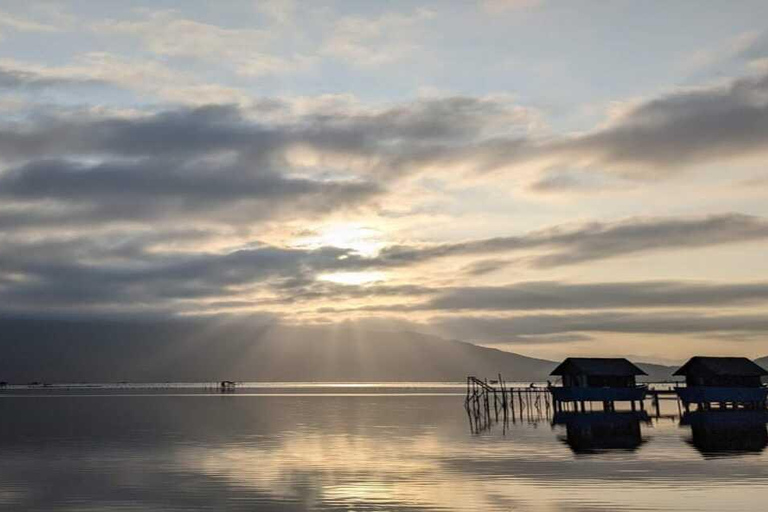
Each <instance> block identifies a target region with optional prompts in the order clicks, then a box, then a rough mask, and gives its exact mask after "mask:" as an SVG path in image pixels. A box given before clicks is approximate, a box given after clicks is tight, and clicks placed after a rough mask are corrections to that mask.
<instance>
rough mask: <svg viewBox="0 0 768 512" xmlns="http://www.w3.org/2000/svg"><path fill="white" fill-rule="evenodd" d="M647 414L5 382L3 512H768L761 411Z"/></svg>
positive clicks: (381, 391) (449, 393)
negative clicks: (473, 412)
mask: <svg viewBox="0 0 768 512" xmlns="http://www.w3.org/2000/svg"><path fill="white" fill-rule="evenodd" d="M646 410H647V411H648V414H649V416H648V417H644V416H642V415H641V414H640V413H636V414H635V415H632V414H631V413H628V412H620V413H617V414H615V415H604V414H600V413H593V414H591V415H590V414H585V415H573V414H571V415H568V414H566V415H561V416H560V417H557V418H553V417H551V416H550V415H548V414H547V413H546V411H542V413H541V414H538V413H536V414H534V413H535V412H536V411H534V410H533V409H531V411H530V412H531V415H530V416H529V415H528V414H526V415H524V417H523V419H522V420H520V418H519V417H516V418H515V419H514V421H512V420H511V419H510V421H508V422H507V423H506V424H505V422H504V421H503V420H500V421H499V422H498V423H496V422H493V421H492V422H491V423H490V424H488V423H487V422H484V423H482V424H480V427H481V428H479V429H478V428H477V426H478V422H476V421H473V420H472V418H469V417H468V415H467V412H466V410H465V408H464V394H463V387H461V386H460V385H459V386H454V385H446V384H439V385H438V384H435V385H428V386H417V385H413V384H403V385H398V386H386V385H368V386H359V385H347V386H343V385H342V386H327V385H304V386H285V385H267V386H263V385H262V386H253V387H247V388H241V389H239V390H237V391H236V392H235V393H225V394H222V393H217V392H214V391H212V390H204V389H200V387H199V386H176V387H171V388H163V387H159V386H158V387H156V388H151V389H147V388H141V387H136V386H123V387H119V388H104V387H80V388H68V389H64V388H48V389H26V388H17V389H7V390H4V391H0V449H1V450H2V455H1V456H0V510H4V511H5V510H8V511H14V512H15V511H78V512H80V511H189V510H211V511H214V510H216V511H254V510H265V511H271V510H275V511H289V510H491V511H493V510H500V511H502V510H503V511H510V510H521V511H624V510H643V511H657V510H658V511H662V510H690V511H707V510H712V511H721V510H743V511H751V510H755V511H757V510H765V507H766V503H768V455H767V454H766V450H765V444H766V443H768V437H766V427H765V425H766V424H765V418H764V417H763V416H761V415H759V414H758V415H755V414H748V413H743V414H740V415H739V414H736V415H731V416H723V414H725V413H721V415H720V416H717V415H714V416H713V415H711V414H710V415H709V416H706V415H704V416H701V415H700V416H695V415H693V416H688V417H686V419H685V420H682V422H683V424H681V418H680V417H679V415H678V410H677V406H676V403H675V402H662V410H661V411H660V412H661V417H659V418H655V417H654V416H655V409H653V408H652V407H651V406H650V404H647V405H646ZM491 419H492V420H494V419H495V418H491ZM553 421H554V422H556V423H557V424H554V425H553Z"/></svg>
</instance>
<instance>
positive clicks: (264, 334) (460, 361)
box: [0, 319, 673, 383]
mask: <svg viewBox="0 0 768 512" xmlns="http://www.w3.org/2000/svg"><path fill="white" fill-rule="evenodd" d="M0 332H2V333H3V335H2V337H1V339H0V350H2V352H1V353H2V357H0V380H4V381H9V382H20V383H24V382H32V381H39V382H120V381H128V382H169V381H179V382H201V381H218V380H224V379H228V380H236V381H265V382H266V381H278V382H313V381H317V382H365V381H369V382H370V381H443V382H445V381H461V380H464V379H465V378H466V376H467V375H478V376H481V377H488V378H495V376H496V375H498V374H499V373H501V374H502V375H503V376H504V378H505V379H506V380H509V381H522V382H533V381H539V382H541V381H545V380H547V379H551V377H549V372H550V371H551V370H552V369H553V368H554V367H555V366H556V363H555V362H553V361H547V360H544V359H536V358H532V357H526V356H523V355H520V354H515V353H511V352H505V351H501V350H496V349H493V348H485V347H479V346H476V345H473V344H470V343H464V342H461V341H453V340H445V339H442V338H438V337H435V336H429V335H425V334H420V333H415V332H404V331H401V332H386V331H373V330H360V329H357V328H355V327H353V326H351V325H347V324H342V325H336V326H319V327H290V326H283V325H267V326H265V325H252V324H248V323H246V322H240V321H235V322H205V321H105V320H99V321H82V320H78V321H75V320H45V321H42V320H38V319H35V320H31V319H4V320H0ZM640 366H641V367H642V368H643V369H644V370H645V371H646V372H648V373H649V375H650V377H649V378H650V379H651V380H665V379H667V378H669V375H670V374H671V371H672V370H673V368H670V367H665V366H660V365H644V364H640Z"/></svg>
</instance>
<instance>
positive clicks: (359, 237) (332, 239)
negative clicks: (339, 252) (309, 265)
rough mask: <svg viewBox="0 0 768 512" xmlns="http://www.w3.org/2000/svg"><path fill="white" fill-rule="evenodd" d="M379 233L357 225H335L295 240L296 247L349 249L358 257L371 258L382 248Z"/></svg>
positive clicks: (382, 244) (382, 243)
mask: <svg viewBox="0 0 768 512" xmlns="http://www.w3.org/2000/svg"><path fill="white" fill-rule="evenodd" d="M380 237H381V232H380V231H378V230H376V229H373V228H369V227H365V226H361V225H359V224H350V223H347V224H335V225H332V226H327V227H325V228H322V229H320V230H319V231H318V233H317V234H315V235H311V236H307V237H303V238H300V239H298V240H296V242H295V245H296V246H297V247H306V248H309V249H316V248H318V247H323V246H331V247H339V248H342V249H350V250H352V251H354V252H356V253H357V254H359V255H360V256H365V257H372V256H376V254H378V252H379V251H380V250H381V248H382V247H384V245H385V244H384V242H383V241H382V240H381V239H380Z"/></svg>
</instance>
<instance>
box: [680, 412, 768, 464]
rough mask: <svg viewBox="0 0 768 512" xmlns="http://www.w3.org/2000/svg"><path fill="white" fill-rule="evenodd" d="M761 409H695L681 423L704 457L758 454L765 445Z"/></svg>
mask: <svg viewBox="0 0 768 512" xmlns="http://www.w3.org/2000/svg"><path fill="white" fill-rule="evenodd" d="M766 421H768V414H766V413H765V412H764V411H696V412H689V413H685V414H684V415H683V417H682V419H681V420H680V424H681V425H687V426H690V427H691V433H692V436H691V444H692V445H693V446H694V447H695V448H696V449H697V450H699V452H701V454H702V455H705V456H719V455H734V454H740V453H760V452H762V451H763V450H765V448H766V446H768V430H766V426H765V424H766Z"/></svg>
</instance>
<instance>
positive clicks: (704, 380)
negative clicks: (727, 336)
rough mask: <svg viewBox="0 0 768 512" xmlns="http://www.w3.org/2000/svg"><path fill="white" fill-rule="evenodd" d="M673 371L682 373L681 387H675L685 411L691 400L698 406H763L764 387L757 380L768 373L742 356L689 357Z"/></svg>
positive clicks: (752, 407) (766, 390)
mask: <svg viewBox="0 0 768 512" xmlns="http://www.w3.org/2000/svg"><path fill="white" fill-rule="evenodd" d="M674 375H683V376H685V384H686V385H685V387H680V388H677V394H678V396H679V397H680V400H682V402H683V405H684V406H685V409H686V411H687V410H689V406H690V404H692V403H695V404H698V408H699V409H709V408H710V407H711V404H713V403H717V404H719V406H720V408H726V407H728V406H729V405H730V406H731V407H733V408H739V407H742V408H747V409H758V408H763V409H764V408H765V402H766V396H767V395H768V389H766V388H765V387H764V386H763V385H762V382H761V378H762V377H763V376H764V375H768V372H767V371H765V370H764V369H763V368H762V367H760V366H758V365H757V364H756V363H754V362H753V361H750V360H749V359H747V358H746V357H692V358H691V359H689V360H688V362H687V363H685V364H684V365H683V366H681V367H680V369H678V370H677V371H676V372H675V373H674Z"/></svg>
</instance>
